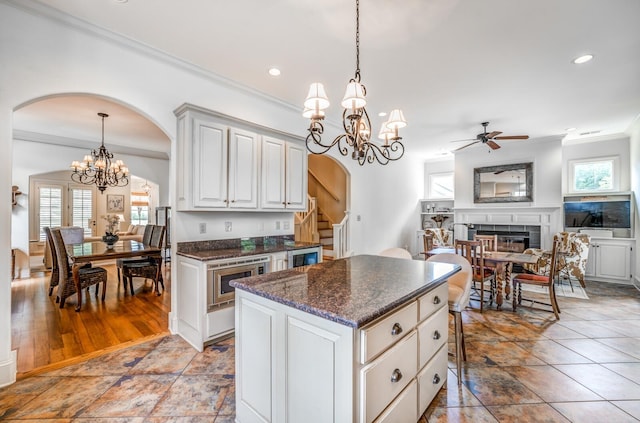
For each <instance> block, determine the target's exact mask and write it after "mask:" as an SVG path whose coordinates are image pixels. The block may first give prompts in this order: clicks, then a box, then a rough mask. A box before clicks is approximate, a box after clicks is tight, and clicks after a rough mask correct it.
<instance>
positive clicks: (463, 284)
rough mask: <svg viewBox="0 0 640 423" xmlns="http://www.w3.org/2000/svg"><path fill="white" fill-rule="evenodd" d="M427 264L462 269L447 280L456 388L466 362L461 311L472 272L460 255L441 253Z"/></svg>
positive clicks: (469, 287) (470, 283)
mask: <svg viewBox="0 0 640 423" xmlns="http://www.w3.org/2000/svg"><path fill="white" fill-rule="evenodd" d="M427 261H428V262H439V263H451V264H458V265H460V267H461V268H462V269H461V270H460V271H459V272H458V273H456V274H454V275H453V276H450V277H449V279H448V281H447V282H448V288H449V313H451V314H452V315H453V322H454V334H455V347H456V369H457V372H458V386H460V385H462V361H467V351H466V347H465V344H464V329H463V327H462V311H463V310H464V309H465V307H467V306H468V305H469V299H470V297H471V285H472V280H473V270H472V268H471V264H470V263H469V261H468V260H467V259H466V258H465V257H462V256H460V255H457V254H451V253H442V254H437V255H434V256H431V257H429V258H428V259H427Z"/></svg>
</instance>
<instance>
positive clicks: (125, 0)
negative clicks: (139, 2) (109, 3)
mask: <svg viewBox="0 0 640 423" xmlns="http://www.w3.org/2000/svg"><path fill="white" fill-rule="evenodd" d="M113 1H115V2H116V3H126V2H128V1H129V0H113Z"/></svg>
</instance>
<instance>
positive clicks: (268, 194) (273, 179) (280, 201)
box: [260, 137, 286, 209]
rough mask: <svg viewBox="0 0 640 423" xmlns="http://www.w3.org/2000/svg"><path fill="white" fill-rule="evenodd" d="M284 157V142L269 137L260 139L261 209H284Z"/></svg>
mask: <svg viewBox="0 0 640 423" xmlns="http://www.w3.org/2000/svg"><path fill="white" fill-rule="evenodd" d="M285 155H286V142H285V141H283V140H278V139H275V138H269V137H263V138H262V190H261V194H262V195H261V196H260V205H261V207H262V208H263V209H284V208H285V203H286V200H285Z"/></svg>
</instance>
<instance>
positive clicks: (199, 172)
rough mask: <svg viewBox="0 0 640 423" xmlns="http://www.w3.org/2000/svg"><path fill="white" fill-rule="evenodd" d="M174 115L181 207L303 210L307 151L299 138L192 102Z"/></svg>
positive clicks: (305, 193) (178, 190) (192, 208)
mask: <svg viewBox="0 0 640 423" xmlns="http://www.w3.org/2000/svg"><path fill="white" fill-rule="evenodd" d="M175 114H176V116H177V117H178V143H177V158H176V162H177V178H176V192H177V209H178V210H179V211H197V210H203V211H213V210H221V209H229V210H257V209H261V210H282V209H290V210H304V209H305V208H306V197H307V154H306V150H305V146H304V144H303V143H302V140H301V139H300V138H299V137H296V136H293V135H290V134H286V133H284V132H280V131H276V130H273V129H270V128H266V127H263V126H260V125H256V124H253V123H250V122H246V121H243V120H241V119H237V118H233V117H231V116H227V115H223V114H221V113H216V112H213V111H210V110H206V109H203V108H200V107H197V106H193V105H190V104H185V105H182V106H181V107H179V108H178V109H177V110H176V111H175ZM274 141H278V142H279V143H280V145H279V146H278V148H280V149H281V150H282V151H275V150H274V148H273V142H274ZM265 144H266V146H265ZM261 145H262V146H263V148H261ZM261 151H262V152H263V154H264V153H265V152H266V153H267V154H268V157H264V156H263V157H262V159H261V157H260V155H261ZM265 179H266V180H265ZM260 187H262V189H261V188H260ZM260 195H262V200H260ZM276 203H277V204H278V205H279V206H278V207H275V206H274V204H276ZM282 203H284V204H282Z"/></svg>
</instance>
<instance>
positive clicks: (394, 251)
mask: <svg viewBox="0 0 640 423" xmlns="http://www.w3.org/2000/svg"><path fill="white" fill-rule="evenodd" d="M378 255H379V256H385V257H395V258H403V259H409V260H411V259H413V257H411V253H410V252H408V251H407V250H405V249H404V248H398V247H394V248H387V249H386V250H383V251H380V252H379V253H378Z"/></svg>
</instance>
